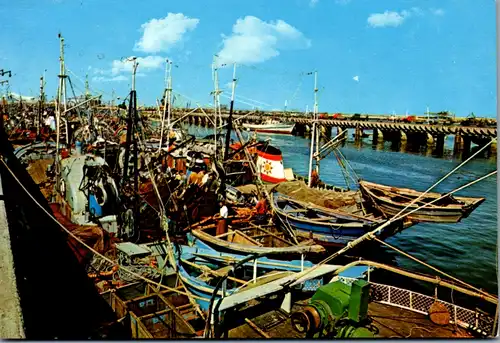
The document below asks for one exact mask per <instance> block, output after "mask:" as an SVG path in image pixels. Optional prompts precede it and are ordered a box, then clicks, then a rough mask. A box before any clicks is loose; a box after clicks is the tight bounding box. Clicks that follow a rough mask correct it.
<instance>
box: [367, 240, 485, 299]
mask: <svg viewBox="0 0 500 343" xmlns="http://www.w3.org/2000/svg"><path fill="white" fill-rule="evenodd" d="M373 239H374V240H376V241H377V242H379V243H382V244H383V245H385V246H387V247H388V248H391V249H393V250H395V251H396V252H398V253H400V254H401V255H403V256H406V257H408V258H409V259H412V260H413V261H415V262H418V263H420V264H422V265H424V266H426V267H427V268H430V269H432V270H434V271H436V272H438V273H440V274H443V275H444V276H446V277H448V278H450V279H452V280H454V281H457V282H458V283H461V284H462V285H464V286H467V287H469V288H471V289H473V290H475V291H477V292H479V293H482V294H484V295H488V296H489V294H488V293H487V292H485V291H483V290H481V289H479V288H476V287H474V286H472V285H469V284H468V283H466V282H464V281H462V280H460V279H458V278H456V277H454V276H451V275H450V274H447V273H445V272H443V271H441V270H439V269H437V268H436V267H433V266H431V265H430V264H428V263H426V262H424V261H421V260H419V259H418V258H416V257H413V256H411V255H410V254H408V253H406V252H404V251H402V250H400V249H398V248H396V247H394V246H392V245H390V244H389V243H386V242H384V241H383V240H381V239H379V238H377V237H373ZM452 291H453V290H452ZM451 297H452V299H453V293H452V295H451Z"/></svg>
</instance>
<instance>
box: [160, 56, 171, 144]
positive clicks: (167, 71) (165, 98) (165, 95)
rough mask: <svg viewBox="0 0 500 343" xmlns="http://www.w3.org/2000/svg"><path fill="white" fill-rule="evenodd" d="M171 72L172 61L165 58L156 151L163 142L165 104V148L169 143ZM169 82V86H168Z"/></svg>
mask: <svg viewBox="0 0 500 343" xmlns="http://www.w3.org/2000/svg"><path fill="white" fill-rule="evenodd" d="M171 72H172V62H171V61H169V60H168V58H167V59H166V60H165V81H164V82H165V92H164V93H163V115H162V118H161V131H160V146H159V147H158V151H160V150H161V146H162V143H163V131H164V128H165V117H166V116H167V106H168V118H167V148H168V146H169V145H170V140H169V134H170V100H169V99H170V96H169V88H170V91H171V88H172V84H171V82H172V80H171ZM169 83H170V86H169Z"/></svg>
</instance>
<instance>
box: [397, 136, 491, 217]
mask: <svg viewBox="0 0 500 343" xmlns="http://www.w3.org/2000/svg"><path fill="white" fill-rule="evenodd" d="M496 141H497V139H496V138H494V139H492V140H490V141H489V142H488V143H487V144H485V145H484V146H483V147H482V148H481V149H479V150H478V151H476V152H475V153H474V154H473V155H472V156H470V157H469V158H468V159H466V160H465V161H463V162H462V163H460V164H459V165H458V166H457V167H455V168H454V169H453V170H452V171H450V172H449V173H448V174H446V175H445V176H443V177H442V178H441V179H440V180H439V181H438V182H436V183H434V184H433V185H432V186H431V187H429V188H428V189H427V190H426V191H425V192H423V193H422V194H420V195H419V196H418V198H416V199H414V200H413V201H412V202H411V203H409V204H408V205H407V206H406V207H405V208H403V209H402V210H401V211H399V212H398V213H397V214H396V215H395V216H394V217H397V216H399V215H400V214H401V213H403V212H404V211H406V209H408V208H409V207H410V206H411V205H413V204H414V203H415V202H417V201H418V200H420V198H422V197H423V196H424V195H425V194H427V193H428V192H429V191H430V190H431V189H433V188H434V187H436V186H437V185H439V184H440V183H441V182H442V181H444V180H445V179H446V178H448V176H450V175H451V174H453V173H454V172H455V171H457V170H458V169H460V168H461V167H462V166H463V165H465V164H466V163H467V162H469V161H470V160H472V159H473V158H474V157H475V156H477V155H478V154H479V153H480V152H481V151H483V150H484V149H486V148H487V147H488V146H490V144H492V143H493V142H496Z"/></svg>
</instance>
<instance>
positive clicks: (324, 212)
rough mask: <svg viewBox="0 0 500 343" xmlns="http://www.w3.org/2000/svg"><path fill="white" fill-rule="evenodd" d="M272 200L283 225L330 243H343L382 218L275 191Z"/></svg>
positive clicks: (303, 234) (376, 224)
mask: <svg viewBox="0 0 500 343" xmlns="http://www.w3.org/2000/svg"><path fill="white" fill-rule="evenodd" d="M271 204H272V207H273V210H274V211H275V213H276V215H277V216H278V218H279V220H280V222H281V223H282V224H283V225H289V226H291V227H292V228H293V229H295V230H296V231H297V232H298V233H300V235H301V236H308V235H310V237H311V238H316V239H317V240H319V241H321V243H326V244H328V245H333V246H345V245H346V244H347V243H349V242H350V241H352V240H354V239H356V238H358V237H360V236H362V235H363V234H365V233H367V232H369V231H372V230H373V229H374V228H375V227H377V226H378V225H380V224H381V223H382V222H383V221H382V220H380V219H379V220H377V219H376V218H373V219H368V218H367V217H363V216H359V215H355V214H349V213H347V212H341V211H337V210H333V209H328V208H326V207H320V206H317V205H314V204H312V203H309V204H308V203H305V202H302V201H299V200H295V199H293V198H291V197H288V196H285V195H283V194H280V193H278V192H273V193H272V194H271ZM313 235H315V236H313Z"/></svg>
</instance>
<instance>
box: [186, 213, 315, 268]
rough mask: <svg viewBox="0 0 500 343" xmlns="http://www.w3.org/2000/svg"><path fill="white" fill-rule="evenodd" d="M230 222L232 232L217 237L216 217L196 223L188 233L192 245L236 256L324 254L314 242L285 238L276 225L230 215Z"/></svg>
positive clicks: (280, 256)
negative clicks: (208, 247) (253, 221)
mask: <svg viewBox="0 0 500 343" xmlns="http://www.w3.org/2000/svg"><path fill="white" fill-rule="evenodd" d="M229 220H230V224H229V225H228V229H229V231H228V232H227V233H224V234H221V235H216V234H215V231H216V227H217V218H215V217H210V218H207V219H204V220H202V221H200V222H198V223H196V224H193V225H192V226H190V227H189V230H190V232H189V233H188V234H187V238H188V241H189V244H190V245H192V246H201V247H206V246H207V245H208V246H210V247H211V248H213V249H215V250H217V251H220V252H229V253H236V254H242V253H243V254H262V253H267V254H270V255H272V256H274V257H275V258H288V257H291V256H293V255H295V256H298V255H303V254H304V255H305V254H318V253H323V252H324V251H325V249H324V248H323V247H321V246H320V245H316V244H314V242H313V241H312V240H303V241H302V242H301V243H299V244H295V243H293V242H291V241H290V240H288V239H287V238H286V237H285V234H284V232H283V231H281V230H277V229H276V228H275V227H274V226H269V225H256V224H254V223H252V222H251V221H250V220H249V219H248V216H244V215H236V216H231V217H230V218H229Z"/></svg>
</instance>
